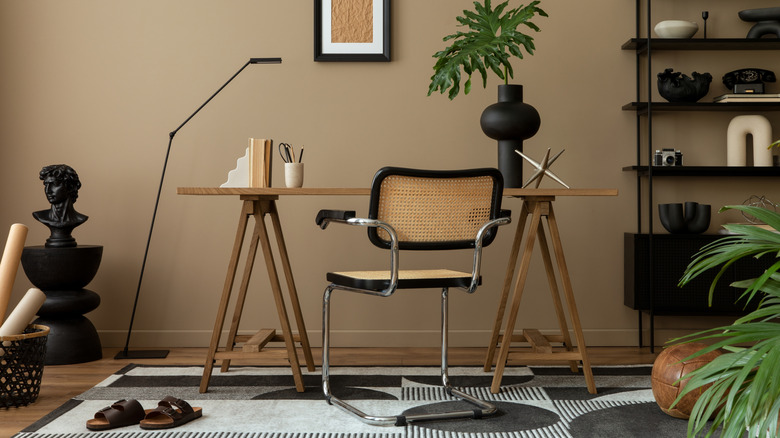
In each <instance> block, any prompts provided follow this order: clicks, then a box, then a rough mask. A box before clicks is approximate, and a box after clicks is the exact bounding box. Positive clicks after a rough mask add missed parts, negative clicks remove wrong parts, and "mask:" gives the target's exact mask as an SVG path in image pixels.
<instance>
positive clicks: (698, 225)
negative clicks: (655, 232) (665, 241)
mask: <svg viewBox="0 0 780 438" xmlns="http://www.w3.org/2000/svg"><path fill="white" fill-rule="evenodd" d="M711 210H712V208H711V207H710V206H709V205H707V204H699V203H696V202H686V203H685V209H684V210H683V204H679V203H678V204H658V215H659V218H660V219H661V225H663V226H664V228H665V229H666V231H668V232H670V233H672V234H701V233H703V232H705V231H707V228H709V227H710V218H711V215H712V211H711Z"/></svg>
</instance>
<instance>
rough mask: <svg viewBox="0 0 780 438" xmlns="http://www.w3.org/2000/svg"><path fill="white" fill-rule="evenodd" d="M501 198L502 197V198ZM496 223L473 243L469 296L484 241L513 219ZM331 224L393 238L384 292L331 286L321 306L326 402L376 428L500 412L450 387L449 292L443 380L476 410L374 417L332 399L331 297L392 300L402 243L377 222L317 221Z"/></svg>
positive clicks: (444, 299) (444, 297)
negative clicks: (373, 230) (355, 295)
mask: <svg viewBox="0 0 780 438" xmlns="http://www.w3.org/2000/svg"><path fill="white" fill-rule="evenodd" d="M499 196H500V194H499ZM501 216H502V217H498V218H496V219H492V220H490V221H488V222H487V223H484V224H483V225H482V226H481V227H480V229H479V231H478V232H477V235H476V238H475V239H474V244H473V247H474V257H473V266H472V277H471V282H470V284H469V286H468V287H467V288H461V289H463V290H465V292H466V293H469V294H471V293H473V292H475V291H476V289H477V286H478V285H479V282H480V270H481V266H482V248H483V240H484V239H485V236H486V234H487V232H488V231H489V230H491V229H492V228H495V227H498V226H501V225H506V224H509V223H510V222H511V218H510V217H508V216H507V215H501ZM330 222H334V223H342V224H347V225H352V226H360V227H371V228H381V229H383V230H384V231H386V232H387V234H388V235H389V237H390V242H389V249H390V281H389V285H388V286H387V288H385V289H384V290H379V291H377V290H370V289H358V288H353V287H347V286H343V285H338V284H336V283H330V284H329V285H328V286H327V287H326V288H325V292H324V294H323V305H322V312H323V315H322V390H323V393H324V395H325V398H326V401H327V402H328V403H329V404H331V405H334V406H337V407H338V408H340V409H342V410H343V411H345V412H347V413H349V414H351V415H353V416H355V417H357V418H358V419H360V420H361V421H363V422H365V423H367V424H371V425H377V426H403V425H406V424H408V423H411V422H418V421H430V420H441V419H453V418H482V417H487V416H490V415H493V414H495V413H496V412H498V408H497V407H496V406H495V405H494V404H492V403H489V402H487V401H484V400H480V399H478V398H476V397H473V396H471V395H468V394H466V393H464V392H463V391H460V390H458V389H455V388H453V387H452V385H451V384H450V379H449V373H448V359H447V352H448V324H449V316H448V307H449V306H448V292H449V288H448V287H444V288H442V292H441V379H442V385H443V386H444V389H445V391H446V393H447V394H448V395H450V396H453V397H455V398H458V399H461V400H463V401H466V402H468V403H471V404H473V405H474V406H475V408H474V409H472V410H458V411H450V412H443V413H431V414H415V415H394V416H374V415H369V414H366V413H365V412H363V411H361V410H360V409H358V408H356V407H354V406H352V405H351V404H349V403H347V402H345V401H343V400H341V399H340V398H338V397H336V396H335V395H333V393H332V392H331V388H330V302H331V297H332V294H333V292H334V291H335V290H345V291H349V292H357V293H363V294H368V295H374V296H381V297H389V296H391V295H392V294H393V293H394V292H395V291H396V290H397V288H398V280H399V239H398V235H397V233H396V231H395V229H394V228H393V227H392V226H391V225H390V224H389V223H387V222H383V221H380V220H376V219H365V218H354V217H350V218H346V217H342V218H338V217H322V218H319V217H318V224H319V225H320V227H321V228H323V229H325V228H326V227H327V226H328V224H329V223H330Z"/></svg>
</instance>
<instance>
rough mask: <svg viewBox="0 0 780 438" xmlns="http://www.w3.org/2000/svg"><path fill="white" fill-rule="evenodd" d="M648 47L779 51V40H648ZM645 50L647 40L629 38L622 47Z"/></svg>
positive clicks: (638, 50)
mask: <svg viewBox="0 0 780 438" xmlns="http://www.w3.org/2000/svg"><path fill="white" fill-rule="evenodd" d="M649 46H651V47H652V48H653V50H780V39H759V40H746V39H745V38H707V39H691V38H685V39H682V38H680V39H678V38H650V43H649ZM647 48H648V40H647V38H631V39H630V40H628V41H626V42H625V43H624V44H623V46H622V49H623V50H635V51H637V52H639V53H642V52H645V51H646V50H647Z"/></svg>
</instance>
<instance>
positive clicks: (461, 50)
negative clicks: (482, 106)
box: [428, 0, 547, 99]
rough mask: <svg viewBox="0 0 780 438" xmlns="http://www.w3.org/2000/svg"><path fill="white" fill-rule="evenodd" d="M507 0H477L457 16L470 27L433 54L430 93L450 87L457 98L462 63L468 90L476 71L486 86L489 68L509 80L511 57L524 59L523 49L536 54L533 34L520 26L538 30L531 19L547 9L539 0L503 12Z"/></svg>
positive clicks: (446, 39)
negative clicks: (493, 1) (495, 1)
mask: <svg viewBox="0 0 780 438" xmlns="http://www.w3.org/2000/svg"><path fill="white" fill-rule="evenodd" d="M508 4H509V1H505V2H503V3H501V4H499V5H498V6H496V8H495V9H493V8H492V6H491V3H490V0H484V3H480V2H478V1H475V2H474V11H469V10H464V11H463V15H464V16H462V17H457V20H458V23H460V25H461V26H465V27H468V29H469V30H468V31H458V32H456V33H454V34H452V35H447V36H446V37H444V39H443V41H450V40H453V43H452V45H451V46H449V47H447V48H446V49H444V50H442V51H440V52H436V54H434V55H433V57H434V58H437V61H436V64H435V65H434V66H433V70H434V71H435V73H434V75H433V76H431V85H430V86H429V87H428V95H429V96H430V95H431V93H433V92H434V91H436V90H440V92H441V93H442V94H443V93H444V91H445V90H447V89H448V88H449V90H450V91H449V98H450V99H454V98H455V96H457V95H458V93H459V92H460V81H461V67H462V68H463V72H464V73H466V75H467V76H468V79H467V80H466V83H465V85H464V90H463V91H464V93H465V94H468V93H469V91H471V74H472V73H474V72H475V71H478V72H479V73H480V74H481V75H482V86H483V87H486V86H487V75H488V72H487V70H488V69H490V70H492V71H493V72H494V73H495V74H496V75H497V76H498V77H499V78H501V79H503V80H504V81H505V82H508V81H509V78H511V77H514V72H513V70H512V64H511V63H510V59H511V57H512V56H516V57H518V58H520V59H523V51H522V49H525V51H526V52H528V54H529V55H533V53H534V50H535V49H536V47H535V46H534V40H533V38H531V37H530V36H528V35H526V34H524V33H522V32H520V31H518V30H517V28H518V26H520V25H521V24H523V25H525V26H527V27H528V28H530V29H532V30H534V31H536V32H539V27H537V26H536V25H535V24H533V23H531V21H530V20H531V18H533V17H534V15H537V14H538V15H540V16H543V17H547V13H546V12H544V11H543V10H542V9H540V8H539V7H537V5H538V4H539V1H538V0H536V1H533V2H531V3H530V4H529V5H528V6H523V5H520V7H518V8H515V9H509V10H507V11H506V13H504V10H505V9H506V8H507V6H508ZM502 68H503V71H502Z"/></svg>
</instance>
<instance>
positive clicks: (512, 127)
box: [479, 84, 542, 187]
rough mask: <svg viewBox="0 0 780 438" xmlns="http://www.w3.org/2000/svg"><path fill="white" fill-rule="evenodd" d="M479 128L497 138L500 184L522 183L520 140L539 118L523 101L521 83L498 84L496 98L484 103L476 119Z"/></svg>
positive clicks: (535, 126) (528, 135) (536, 126)
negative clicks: (489, 102) (482, 109)
mask: <svg viewBox="0 0 780 438" xmlns="http://www.w3.org/2000/svg"><path fill="white" fill-rule="evenodd" d="M479 124H480V126H481V127H482V131H483V132H484V133H485V135H487V136H488V137H490V138H492V139H494V140H498V169H499V170H500V171H501V174H502V175H503V176H504V187H522V186H523V158H522V157H521V156H520V155H518V154H517V153H516V152H515V150H519V151H520V152H522V151H523V140H527V139H529V138H531V137H533V136H534V135H535V134H536V133H537V132H538V131H539V126H541V124H542V120H541V118H540V117H539V112H538V111H536V108H534V107H533V106H531V105H529V104H527V103H524V102H523V86H522V85H516V84H504V85H499V86H498V102H496V103H494V104H492V105H490V106H488V107H487V108H485V110H484V111H483V112H482V117H480V119H479Z"/></svg>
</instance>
